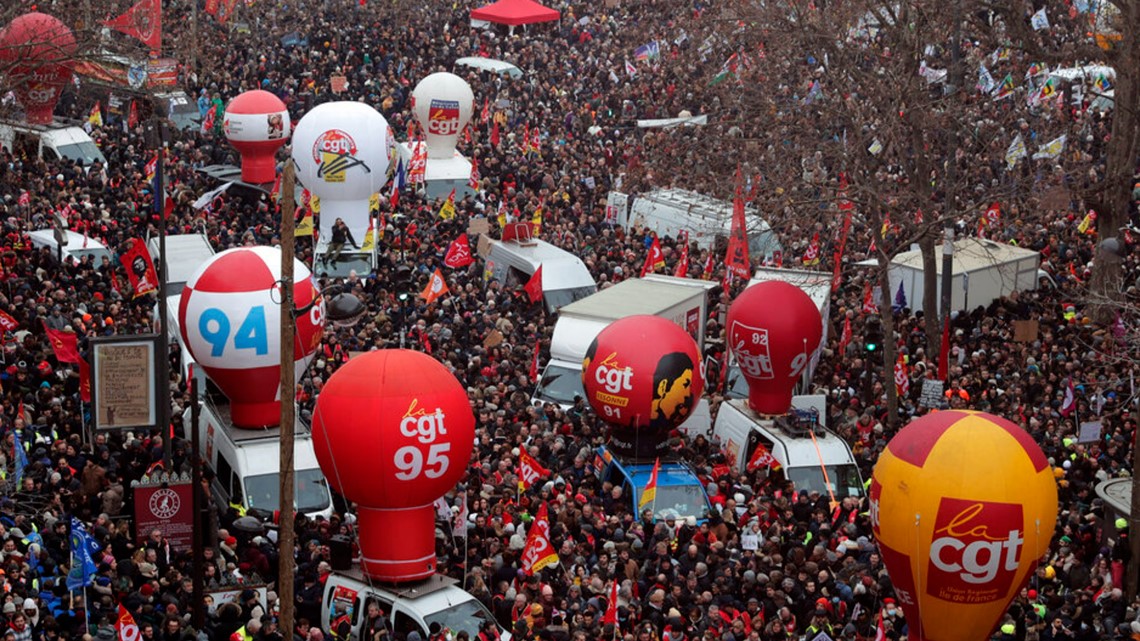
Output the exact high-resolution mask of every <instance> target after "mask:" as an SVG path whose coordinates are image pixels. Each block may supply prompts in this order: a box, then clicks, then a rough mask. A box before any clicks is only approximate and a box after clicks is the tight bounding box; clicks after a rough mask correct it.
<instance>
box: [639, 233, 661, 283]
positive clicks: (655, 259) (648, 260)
mask: <svg viewBox="0 0 1140 641" xmlns="http://www.w3.org/2000/svg"><path fill="white" fill-rule="evenodd" d="M664 264H665V253H664V252H662V251H661V243H660V242H659V241H658V240H657V238H656V237H655V238H654V239H653V244H652V245H650V246H649V253H647V254H646V255H645V264H644V265H642V266H641V276H642V278H644V277H645V275H646V274H648V273H650V272H652V271H653V270H654V269H657V268H658V267H660V266H661V265H664Z"/></svg>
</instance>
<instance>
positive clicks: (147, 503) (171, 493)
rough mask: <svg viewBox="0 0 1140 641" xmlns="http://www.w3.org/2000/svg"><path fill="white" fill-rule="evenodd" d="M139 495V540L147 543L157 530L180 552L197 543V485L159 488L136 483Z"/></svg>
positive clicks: (168, 484)
mask: <svg viewBox="0 0 1140 641" xmlns="http://www.w3.org/2000/svg"><path fill="white" fill-rule="evenodd" d="M132 490H133V491H134V493H135V497H134V498H135V540H136V541H137V542H138V544H139V545H140V546H142V545H143V544H145V543H146V541H147V538H148V537H149V536H150V533H151V531H152V530H154V529H159V530H162V534H163V535H164V536H165V537H166V540H167V541H170V547H171V548H174V549H175V550H178V551H183V550H189V549H190V548H191V546H192V545H193V544H194V494H193V493H194V486H193V484H191V483H190V482H189V481H183V482H178V483H163V484H155V485H144V484H141V483H139V484H132Z"/></svg>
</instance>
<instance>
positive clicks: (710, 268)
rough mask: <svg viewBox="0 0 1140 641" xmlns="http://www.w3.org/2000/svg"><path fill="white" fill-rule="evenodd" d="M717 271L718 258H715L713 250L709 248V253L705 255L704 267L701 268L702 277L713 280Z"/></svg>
mask: <svg viewBox="0 0 1140 641" xmlns="http://www.w3.org/2000/svg"><path fill="white" fill-rule="evenodd" d="M715 273H716V259H715V258H713V253H712V250H711V249H710V250H709V255H708V256H707V257H705V264H704V268H703V269H701V278H703V279H705V280H712V277H713V274H715Z"/></svg>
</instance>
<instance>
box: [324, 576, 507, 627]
mask: <svg viewBox="0 0 1140 641" xmlns="http://www.w3.org/2000/svg"><path fill="white" fill-rule="evenodd" d="M373 604H375V605H377V606H379V608H380V611H381V613H382V614H383V615H384V619H385V620H386V622H387V625H388V632H389V638H392V636H393V635H394V636H395V637H397V638H405V637H406V636H407V634H408V633H409V632H412V631H415V632H418V633H419V635H420V638H421V639H428V638H430V635H429V633H430V632H431V631H432V629H433V625H438V627H439V628H440V629H441V630H447V631H449V632H450V633H451V634H452V635H454V634H456V633H458V632H460V631H464V632H466V633H467V636H468V638H470V639H475V638H476V637H477V636H478V634H479V632H480V631H482V630H483V629H484V627H485V626H495V631H496V633H497V637H498V638H499V639H501V640H503V641H510V634H509V633H508V631H507V630H503V629H501V628H499V627H498V626H497V625H496V623H495V617H494V616H493V615H492V614H491V612H490V611H489V610H487V608H486V606H484V605H483V603H482V602H481V601H479V600H478V599H476V598H475V597H473V596H471V595H470V594H469V593H467V592H466V591H464V590H463V589H462V588H461V587H460V586H459V583H458V582H457V581H456V580H455V579H452V578H449V577H446V576H441V575H438V574H437V575H434V576H432V577H431V578H428V579H424V580H423V581H416V582H412V583H407V584H398V585H389V584H381V583H377V582H376V581H374V580H372V579H370V578H368V577H367V576H365V575H364V573H362V572H361V571H360V568H359V567H358V566H355V565H354V566H353V567H351V568H350V569H347V570H337V571H334V572H333V573H332V574H330V575H329V577H328V580H327V581H326V582H325V592H324V597H323V598H322V599H321V622H320V623H321V627H322V628H323V629H325V630H329V631H331V632H334V633H335V628H336V627H337V626H338V625H339V624H340V621H341V620H342V619H344V620H347V622H348V625H349V626H350V632H349V635H348V638H349V639H353V640H355V641H371V639H372V637H371V636H369V635H368V634H366V633H365V629H364V627H365V625H366V620H367V617H368V609H369V607H370V606H372V605H373ZM449 638H451V637H450V636H449Z"/></svg>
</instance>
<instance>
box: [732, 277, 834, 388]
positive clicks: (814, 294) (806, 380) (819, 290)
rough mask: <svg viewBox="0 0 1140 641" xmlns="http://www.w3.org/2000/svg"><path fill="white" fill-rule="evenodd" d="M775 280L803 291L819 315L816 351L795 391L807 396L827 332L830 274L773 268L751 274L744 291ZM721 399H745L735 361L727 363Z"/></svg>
mask: <svg viewBox="0 0 1140 641" xmlns="http://www.w3.org/2000/svg"><path fill="white" fill-rule="evenodd" d="M773 280H779V281H783V282H785V283H791V284H792V285H795V286H796V287H799V288H800V289H802V290H804V293H806V294H807V295H808V296H809V297H810V298H811V300H812V302H813V303H815V304H816V307H818V308H819V315H820V318H821V320H822V322H823V334H822V335H821V337H820V340H819V347H818V348H816V350H815V351H814V352H812V355H811V361H809V362H808V366H807V367H805V368H804V373H803V378H802V379H801V380H800V383H799V385H797V390H798V391H800V392H802V393H803V392H807V391H808V387H809V386H810V385H811V378H812V375H814V374H815V368H816V366H817V365H819V357H820V354H821V353H823V347H824V346H825V345H827V328H828V320H829V318H830V317H831V273H830V272H817V271H811V270H808V269H783V268H777V267H761V268H759V269H757V270H756V272H755V273H754V274H753V276H752V279H751V280H749V281H748V287H752V286H753V285H756V284H757V283H763V282H767V281H773ZM724 380H725V390H726V392H725V396H727V397H729V398H748V382H747V381H745V380H744V377H743V376H742V375H741V373H740V366H738V365H737V364H736V361H735V359H733V360H732V361H730V362H729V364H728V372H726V374H725V379H724Z"/></svg>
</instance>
